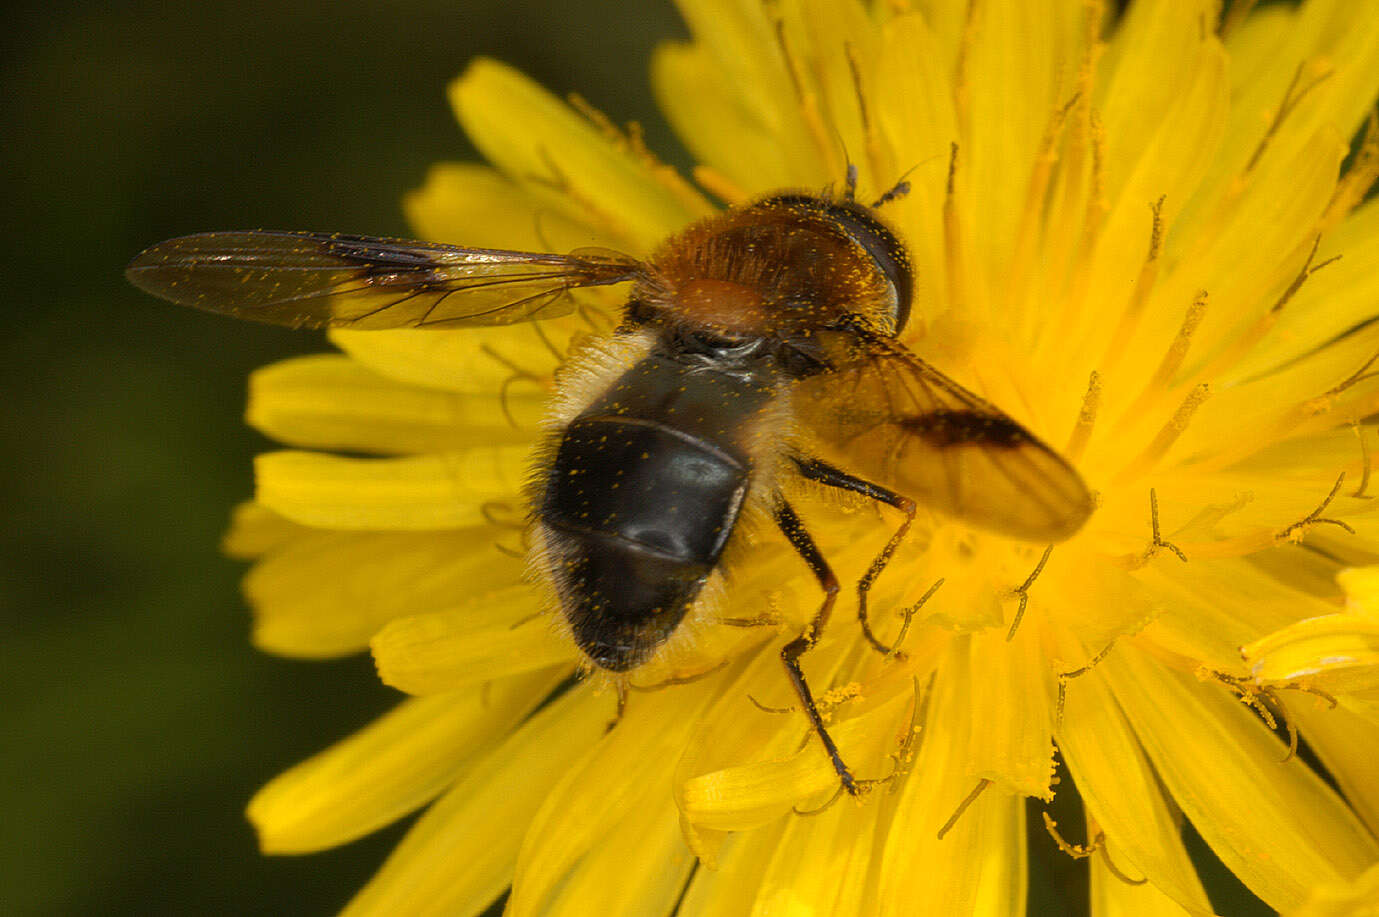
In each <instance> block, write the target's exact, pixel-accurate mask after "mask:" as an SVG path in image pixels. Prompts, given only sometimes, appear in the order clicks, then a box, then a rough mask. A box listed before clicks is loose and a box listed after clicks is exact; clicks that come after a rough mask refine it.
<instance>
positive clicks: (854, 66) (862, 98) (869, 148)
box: [843, 42, 886, 176]
mask: <svg viewBox="0 0 1379 917" xmlns="http://www.w3.org/2000/svg"><path fill="white" fill-rule="evenodd" d="M843 53H844V54H845V55H846V56H847V60H848V70H849V72H850V73H851V74H852V91H853V94H854V95H855V96H856V98H857V116H858V118H860V119H861V121H862V138H863V141H864V142H865V144H866V155H867V162H868V164H869V165H870V166H871V170H872V174H873V176H879V175H881V174H883V173H884V172H885V171H886V166H885V164H883V163H882V161H881V149H882V147H881V138H880V136H879V135H878V134H877V131H876V125H875V123H874V122H873V121H872V119H871V111H870V109H869V108H868V107H867V93H866V89H865V88H864V87H863V85H862V68H861V65H860V64H858V62H857V49H856V48H854V47H853V46H852V42H844V43H843Z"/></svg>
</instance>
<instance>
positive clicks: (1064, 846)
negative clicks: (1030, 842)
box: [1040, 810, 1102, 860]
mask: <svg viewBox="0 0 1379 917" xmlns="http://www.w3.org/2000/svg"><path fill="white" fill-rule="evenodd" d="M1040 814H1041V815H1043V816H1044V830H1045V831H1047V832H1048V833H1049V837H1051V838H1053V842H1054V844H1056V845H1057V846H1058V849H1059V850H1061V851H1063V852H1064V853H1066V854H1067V855H1068V856H1070V857H1072V858H1073V859H1074V860H1085V859H1087V857H1089V856H1091V855H1092V854H1094V853H1096V852H1097V849H1098V848H1099V847H1100V846H1101V843H1100V842H1101V837H1102V836H1101V835H1100V834H1098V835H1097V836H1096V837H1095V838H1093V839H1092V842H1091V843H1090V844H1070V843H1068V842H1067V841H1066V840H1064V839H1063V835H1062V834H1060V833H1059V831H1058V822H1056V821H1054V820H1053V816H1052V815H1050V814H1049V813H1048V810H1044V811H1043V812H1041V813H1040Z"/></svg>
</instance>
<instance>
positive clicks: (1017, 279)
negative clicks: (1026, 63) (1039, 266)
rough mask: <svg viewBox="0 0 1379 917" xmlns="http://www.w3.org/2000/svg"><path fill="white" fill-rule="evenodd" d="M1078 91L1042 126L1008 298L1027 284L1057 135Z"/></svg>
mask: <svg viewBox="0 0 1379 917" xmlns="http://www.w3.org/2000/svg"><path fill="white" fill-rule="evenodd" d="M1081 97H1082V96H1081V93H1074V94H1073V97H1072V98H1071V99H1069V100H1068V101H1067V102H1066V103H1065V104H1064V105H1062V106H1061V107H1059V108H1055V109H1054V110H1053V112H1051V113H1050V115H1049V121H1048V123H1047V124H1046V125H1045V126H1044V135H1043V137H1042V138H1040V141H1039V147H1038V150H1037V152H1036V153H1035V155H1034V165H1033V168H1032V170H1031V172H1030V178H1029V184H1028V185H1027V186H1026V187H1027V190H1026V192H1025V206H1024V208H1023V210H1022V211H1021V214H1020V228H1019V229H1018V230H1017V231H1016V234H1015V252H1014V254H1013V255H1012V257H1011V261H1010V270H1009V273H1008V276H1007V297H1008V298H1010V297H1013V294H1014V291H1016V290H1020V289H1022V288H1024V287H1025V286H1026V285H1027V284H1028V274H1029V270H1030V265H1031V263H1032V262H1033V259H1034V252H1035V246H1036V244H1037V242H1038V237H1039V230H1040V228H1041V227H1042V226H1043V224H1044V212H1045V205H1046V203H1047V198H1048V193H1049V184H1050V182H1051V181H1052V178H1053V167H1054V165H1055V164H1056V163H1057V162H1058V138H1059V136H1060V135H1061V134H1062V133H1063V127H1064V125H1065V124H1066V123H1067V120H1068V114H1069V112H1071V111H1072V110H1073V106H1075V105H1076V104H1077V102H1078V100H1079V99H1080V98H1081Z"/></svg>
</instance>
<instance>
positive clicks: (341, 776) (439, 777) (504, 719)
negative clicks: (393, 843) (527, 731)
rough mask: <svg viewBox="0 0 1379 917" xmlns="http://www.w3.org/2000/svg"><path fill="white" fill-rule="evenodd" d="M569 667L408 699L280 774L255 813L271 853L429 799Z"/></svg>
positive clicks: (349, 833) (330, 840)
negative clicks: (476, 688) (480, 687)
mask: <svg viewBox="0 0 1379 917" xmlns="http://www.w3.org/2000/svg"><path fill="white" fill-rule="evenodd" d="M562 677H563V674H562V673H560V672H554V671H550V670H547V671H544V672H535V673H531V674H527V675H521V676H518V677H516V678H511V679H507V680H505V681H499V682H494V683H493V684H491V685H490V686H489V687H488V690H487V691H486V692H479V691H465V692H457V693H453V694H443V695H437V696H435V697H426V698H413V699H411V700H406V701H403V702H402V703H401V704H398V705H397V706H396V707H394V708H393V710H392V711H391V712H389V713H388V714H387V715H385V716H383V717H380V718H379V719H377V720H375V721H374V722H373V723H371V724H370V725H369V726H368V727H366V728H365V729H363V730H361V731H359V732H357V733H355V734H354V735H352V736H350V737H349V738H348V739H345V740H344V741H342V742H338V743H336V744H335V745H333V746H331V747H330V748H328V749H326V750H325V751H323V752H320V753H319V754H317V755H314V756H313V757H311V758H309V759H307V760H306V761H303V762H302V763H301V764H298V765H297V766H296V767H293V768H292V769H290V770H288V771H285V772H284V773H282V774H279V775H278V776H277V777H275V778H274V779H273V780H272V781H270V782H269V783H268V785H267V786H265V787H264V788H263V789H261V790H259V792H258V793H256V794H255V795H254V799H253V801H252V802H251V803H249V819H250V821H252V822H253V823H254V826H255V827H256V828H257V829H258V832H259V844H260V846H262V847H263V849H264V851H265V852H266V853H305V852H308V851H312V850H322V849H324V848H327V847H334V846H337V845H339V844H344V843H346V842H348V841H352V840H354V839H355V838H357V837H362V836H363V835H365V834H368V833H369V832H371V831H374V830H376V829H378V828H381V827H383V826H384V825H387V824H390V823H391V822H393V821H395V820H397V819H398V818H401V817H402V816H403V815H406V814H407V813H408V812H410V811H412V810H413V809H415V808H417V807H418V806H420V805H423V804H424V803H426V802H429V801H430V800H431V799H432V798H433V797H434V796H435V795H436V794H437V793H439V792H440V791H441V790H442V789H444V788H445V787H446V786H448V785H449V784H450V783H451V782H452V781H453V780H454V779H455V776H456V775H457V774H459V773H461V772H462V771H463V770H464V768H465V767H466V766H467V765H468V763H469V762H470V761H471V760H472V759H473V758H474V757H475V756H477V755H480V754H482V753H484V752H485V751H486V750H487V749H488V747H489V746H491V745H493V744H495V743H497V741H498V740H499V739H501V738H502V737H503V736H504V735H505V734H506V733H507V732H508V731H509V730H510V729H512V727H513V726H514V725H515V724H516V723H519V722H521V720H522V719H523V718H524V717H525V716H526V715H527V714H528V713H529V712H530V711H531V710H532V708H534V707H535V706H536V705H537V704H538V703H540V701H541V699H542V698H544V697H546V696H547V695H548V694H549V693H550V692H551V690H552V689H553V688H554V687H555V686H556V685H557V684H558V683H559V682H560V679H561V678H562Z"/></svg>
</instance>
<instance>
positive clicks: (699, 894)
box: [680, 818, 789, 917]
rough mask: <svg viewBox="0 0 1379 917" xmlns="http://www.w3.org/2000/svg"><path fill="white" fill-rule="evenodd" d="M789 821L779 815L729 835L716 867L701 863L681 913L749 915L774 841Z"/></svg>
mask: <svg viewBox="0 0 1379 917" xmlns="http://www.w3.org/2000/svg"><path fill="white" fill-rule="evenodd" d="M788 824H789V821H788V820H787V819H783V818H782V819H778V820H777V821H775V822H773V823H772V824H769V825H765V826H763V827H761V828H757V829H756V830H754V831H744V832H742V833H741V834H731V835H728V837H727V840H725V841H724V843H723V847H722V849H721V851H720V852H719V858H718V864H717V868H716V869H709V868H705V867H704V866H703V865H702V864H701V866H700V869H699V870H698V871H697V872H696V873H695V874H694V879H693V880H692V881H691V882H690V887H689V891H687V892H686V893H685V902H684V904H683V905H682V906H681V909H680V910H681V913H684V914H713V915H715V917H748V915H750V914H751V913H752V911H753V906H754V904H755V902H756V896H757V889H758V888H760V886H761V880H762V876H763V874H764V873H765V871H766V865H767V864H768V863H769V862H770V861H771V859H772V857H773V856H774V855H775V852H776V850H777V842H778V840H779V838H780V836H781V834H782V833H784V831H785V828H786V826H787V825H788Z"/></svg>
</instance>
